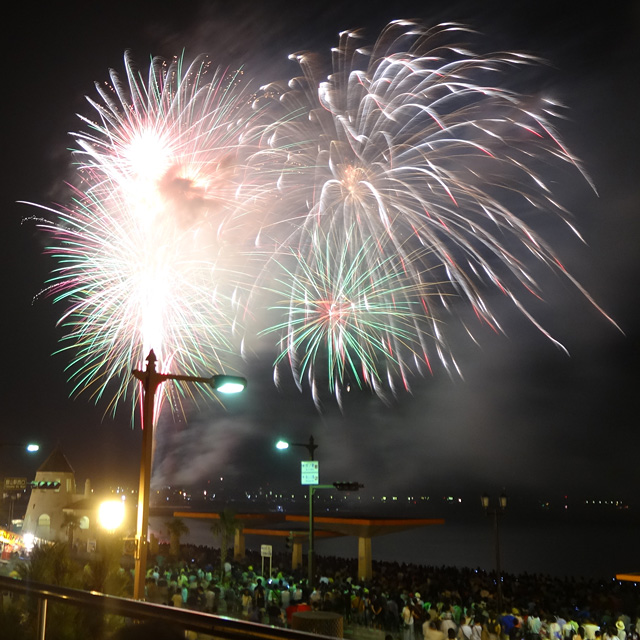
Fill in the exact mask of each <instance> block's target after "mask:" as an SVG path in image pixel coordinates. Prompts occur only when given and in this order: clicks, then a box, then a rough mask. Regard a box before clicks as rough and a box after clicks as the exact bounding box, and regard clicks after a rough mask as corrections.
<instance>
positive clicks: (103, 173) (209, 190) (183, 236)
mask: <svg viewBox="0 0 640 640" xmlns="http://www.w3.org/2000/svg"><path fill="white" fill-rule="evenodd" d="M125 69H126V82H124V81H123V80H122V79H121V77H120V76H119V75H118V74H117V73H115V72H113V71H112V72H111V82H110V83H107V84H105V85H96V86H97V89H98V92H99V94H100V96H101V98H102V102H98V101H95V100H92V99H89V102H90V103H91V104H92V106H93V107H94V108H95V110H96V112H97V116H98V120H97V121H93V120H91V119H88V118H84V117H82V120H83V122H84V123H85V124H86V125H87V126H88V130H87V131H83V132H81V133H78V134H74V135H75V136H76V139H77V142H78V145H79V149H78V150H77V152H76V153H75V158H76V160H77V162H78V165H77V175H78V185H77V186H76V188H75V191H74V198H73V201H72V202H71V204H70V205H69V206H67V207H64V208H62V209H61V210H59V211H55V210H53V209H51V210H50V211H51V212H53V213H54V214H55V215H56V216H57V220H55V221H53V222H46V221H45V222H41V223H40V226H41V228H42V229H44V231H45V232H46V234H47V235H48V236H49V245H50V248H49V249H48V251H49V253H50V254H51V255H52V256H53V258H54V259H55V261H56V263H57V267H56V269H55V271H54V274H53V277H52V280H51V282H50V286H49V290H48V291H49V292H50V293H51V294H52V295H53V296H54V297H55V300H56V301H57V302H62V303H64V304H66V305H67V309H66V311H65V312H64V314H63V316H62V318H61V320H60V323H61V324H62V325H63V327H64V328H65V331H66V335H65V336H64V337H63V343H64V344H65V345H66V346H64V347H63V350H65V349H68V350H70V351H71V352H72V354H73V355H72V362H71V364H70V365H69V369H70V371H71V374H70V375H71V379H72V380H73V382H74V391H76V392H82V391H87V390H88V391H89V392H90V393H92V395H93V396H95V397H96V399H97V398H100V397H101V396H102V395H104V394H105V392H107V390H108V391H109V393H110V394H113V395H112V397H111V399H110V405H109V406H110V408H111V410H112V411H115V410H116V407H117V405H118V403H119V401H121V400H122V399H123V398H124V397H126V396H127V395H128V394H129V393H130V392H131V390H132V388H133V387H134V385H133V383H132V378H131V369H132V367H134V366H138V368H144V366H143V361H144V358H145V357H146V355H147V354H148V352H149V350H150V349H151V348H153V349H154V351H155V353H156V355H157V356H158V359H159V365H160V367H161V370H163V371H166V370H168V369H169V368H170V367H171V366H172V365H175V367H176V368H177V369H178V370H179V371H180V372H182V373H185V374H193V375H199V374H201V372H202V370H203V369H204V370H210V368H211V367H212V366H215V367H216V368H217V369H218V370H221V369H223V368H224V367H223V360H224V358H225V357H226V355H227V354H228V353H229V352H230V351H231V342H230V336H231V329H232V326H233V323H234V318H235V311H234V309H233V300H234V293H233V287H234V283H235V284H237V283H240V282H241V280H242V278H241V276H240V275H239V272H238V270H237V262H236V260H235V255H234V253H233V251H229V250H228V242H227V235H226V234H227V229H228V228H229V225H230V220H231V219H232V217H233V216H232V215H231V214H232V212H233V209H234V207H235V206H236V199H235V194H236V192H237V190H238V187H239V184H240V183H241V181H242V179H243V175H242V159H241V151H240V150H241V147H240V145H239V143H238V140H239V137H240V133H241V129H242V126H243V125H242V123H243V122H245V121H250V120H251V118H252V117H253V116H252V113H253V112H252V111H251V100H250V99H249V97H248V94H247V91H246V89H244V88H242V87H240V86H239V77H238V75H236V76H234V75H229V74H226V73H224V72H222V71H220V70H212V69H211V68H210V63H209V62H208V61H207V59H206V58H202V57H201V58H198V59H196V60H195V61H194V62H193V63H192V64H191V65H190V66H188V67H186V68H183V65H182V61H181V60H180V59H176V60H174V61H172V62H166V61H164V60H162V59H158V58H156V59H153V61H152V62H151V66H150V69H149V76H148V79H147V80H146V81H145V80H144V79H143V78H142V76H141V75H140V74H138V73H137V72H136V71H135V68H134V65H133V62H132V61H131V59H130V58H129V56H128V55H127V56H126V57H125ZM166 387H167V389H168V385H167V386H166ZM177 388H178V394H174V396H173V400H174V402H177V403H180V402H181V398H182V397H183V396H184V395H185V394H187V395H191V391H190V387H188V386H185V387H183V388H181V387H180V386H179V385H178V387H177ZM135 404H136V403H135V402H134V406H135Z"/></svg>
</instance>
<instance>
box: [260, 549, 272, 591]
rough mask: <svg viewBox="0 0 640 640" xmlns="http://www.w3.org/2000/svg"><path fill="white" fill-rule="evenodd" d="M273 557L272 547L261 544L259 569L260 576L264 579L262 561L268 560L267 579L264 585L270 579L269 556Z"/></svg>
mask: <svg viewBox="0 0 640 640" xmlns="http://www.w3.org/2000/svg"><path fill="white" fill-rule="evenodd" d="M272 555H273V547H272V546H271V545H270V544H263V545H260V556H261V557H262V569H261V575H262V577H263V578H264V577H265V575H264V559H265V558H269V577H268V578H267V579H266V580H265V583H267V582H269V579H270V578H271V569H272V567H271V562H272V560H271V556H272Z"/></svg>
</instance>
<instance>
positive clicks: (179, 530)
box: [165, 518, 189, 559]
mask: <svg viewBox="0 0 640 640" xmlns="http://www.w3.org/2000/svg"><path fill="white" fill-rule="evenodd" d="M165 525H166V527H167V530H168V531H169V555H170V556H171V557H173V558H176V559H179V558H180V538H181V537H182V536H183V535H188V533H189V527H187V525H186V524H185V523H184V521H183V520H182V519H181V518H174V519H173V520H169V522H165Z"/></svg>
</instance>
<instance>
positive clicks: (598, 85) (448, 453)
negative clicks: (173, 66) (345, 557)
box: [0, 0, 640, 508]
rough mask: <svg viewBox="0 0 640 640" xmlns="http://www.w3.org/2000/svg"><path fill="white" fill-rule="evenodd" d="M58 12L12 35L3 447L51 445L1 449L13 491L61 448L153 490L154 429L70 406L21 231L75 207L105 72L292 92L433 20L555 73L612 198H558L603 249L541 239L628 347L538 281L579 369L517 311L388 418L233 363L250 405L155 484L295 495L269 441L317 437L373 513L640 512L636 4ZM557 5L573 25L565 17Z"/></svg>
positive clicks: (366, 401) (38, 14) (550, 324)
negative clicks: (491, 500)
mask: <svg viewBox="0 0 640 640" xmlns="http://www.w3.org/2000/svg"><path fill="white" fill-rule="evenodd" d="M55 4H58V3H52V4H47V6H46V8H44V9H42V8H40V7H38V5H37V4H28V3H18V5H17V6H16V7H15V8H14V11H15V13H14V14H13V15H12V17H11V19H10V21H9V22H6V23H5V30H6V31H8V32H9V33H8V43H6V45H5V49H4V50H5V57H4V60H5V66H4V69H3V76H4V78H3V80H4V82H3V89H4V91H3V93H4V108H3V113H4V117H3V122H4V133H3V141H4V145H3V167H4V174H5V180H4V182H3V184H4V187H3V189H2V192H3V193H2V195H3V213H4V232H3V234H2V243H3V252H2V256H3V274H4V278H3V288H4V293H5V295H4V305H3V319H2V327H3V332H2V335H3V343H4V353H5V357H4V358H3V360H4V362H3V374H2V420H1V421H0V442H14V441H22V440H25V441H26V440H36V441H39V442H40V443H41V444H42V446H43V452H42V454H41V455H40V456H39V457H37V458H29V459H27V458H26V455H23V454H18V453H17V450H12V451H11V450H9V449H4V450H3V451H2V452H1V453H0V456H1V457H0V465H1V466H2V467H3V468H4V469H6V475H11V474H20V475H30V474H32V473H33V472H35V469H36V468H37V466H38V465H39V464H40V463H41V462H42V461H43V460H44V456H46V455H47V454H48V452H49V451H50V450H51V449H52V448H53V447H54V446H55V445H56V444H57V443H59V444H60V445H61V446H62V449H63V451H64V452H65V454H66V455H67V457H68V459H69V460H70V462H71V464H72V466H73V467H74V468H75V470H76V474H77V478H78V480H79V481H80V482H82V481H83V480H84V478H86V477H90V478H91V479H92V482H93V484H94V485H98V486H100V485H103V486H104V485H105V484H106V483H108V482H114V481H120V482H122V483H125V484H130V485H134V484H135V483H136V481H137V473H138V464H139V446H140V431H139V427H138V426H136V428H135V429H132V428H131V423H130V411H129V409H128V408H124V410H122V411H121V412H120V413H119V414H118V415H117V416H116V418H115V419H114V418H112V417H110V416H104V413H105V410H106V404H98V405H97V406H96V405H94V404H92V402H91V400H90V399H89V398H88V397H84V396H81V397H79V398H77V399H70V398H69V393H70V385H69V384H68V383H67V382H66V374H65V367H66V365H67V364H68V359H67V357H66V356H65V355H56V356H53V355H52V354H53V352H54V351H55V350H56V348H57V341H58V339H59V337H60V335H61V333H60V330H59V329H58V328H56V320H57V318H58V317H59V315H60V314H61V312H62V308H57V307H56V306H54V305H53V304H52V302H51V300H50V299H47V298H38V297H37V294H38V292H39V291H40V290H41V289H42V288H43V287H44V283H45V281H46V279H47V277H48V273H49V270H50V268H51V264H50V263H49V262H48V260H47V258H46V257H45V256H43V253H42V247H43V238H42V237H41V236H40V235H39V233H38V231H37V229H35V227H34V225H33V224H32V223H28V222H23V221H24V219H25V218H27V217H29V216H30V215H32V214H34V213H35V211H33V210H31V209H30V208H29V207H27V206H25V205H22V204H17V201H19V200H27V201H31V202H37V203H42V204H45V205H48V204H51V203H54V202H60V201H64V199H65V187H64V182H65V179H67V178H68V177H69V175H70V174H69V170H68V166H69V163H70V154H69V152H68V151H67V149H68V147H70V146H72V142H73V141H72V138H71V137H70V136H69V135H68V134H67V132H68V131H72V130H77V129H78V128H79V127H80V126H81V125H80V124H79V121H78V119H77V117H76V115H75V114H76V113H84V114H87V113H90V107H89V106H88V105H87V103H86V101H85V98H84V96H85V95H87V94H91V95H93V92H94V89H93V82H94V81H96V80H105V79H107V70H108V68H110V67H114V68H116V69H122V58H123V52H124V51H125V49H131V51H132V52H133V54H134V56H135V58H136V59H137V60H138V61H139V63H140V64H141V65H144V64H145V63H146V61H147V60H148V59H149V56H150V55H152V54H153V55H163V56H167V57H170V56H172V55H174V54H180V53H181V52H182V50H183V49H186V51H187V52H188V53H189V54H192V55H195V54H198V53H209V54H210V55H211V56H212V58H213V59H214V60H215V59H217V58H219V59H220V61H221V62H223V63H233V64H235V63H240V62H243V63H246V65H247V66H246V68H247V72H248V73H249V74H251V73H255V75H256V76H258V77H260V78H267V79H286V78H287V77H290V76H291V75H293V74H295V73H296V72H297V70H296V69H295V65H294V63H291V62H289V61H288V60H287V55H288V54H289V53H291V52H294V51H300V50H303V49H310V50H315V51H320V52H322V53H323V54H325V55H327V56H328V55H329V49H330V47H331V46H334V45H335V44H336V43H337V34H338V32H339V31H342V30H344V29H347V28H354V27H365V28H367V30H368V33H369V34H370V36H371V39H372V40H373V39H374V38H375V35H376V34H377V32H378V31H379V30H380V28H381V27H383V26H384V25H385V24H386V23H387V22H388V21H389V20H391V19H395V18H421V19H423V20H425V21H427V22H431V23H436V22H440V21H448V20H459V21H462V22H465V23H467V24H470V25H471V26H473V27H475V28H477V29H478V30H479V31H481V32H483V33H484V34H485V35H486V39H485V44H486V46H487V48H489V49H491V50H496V51H497V50H506V49H518V50H523V51H528V52H531V53H534V54H537V55H540V56H541V57H543V58H545V59H546V60H548V61H549V62H550V65H549V66H547V67H544V69H541V70H539V71H538V72H537V73H536V75H535V78H534V79H535V82H536V85H535V86H527V87H526V90H527V91H529V92H531V93H538V92H539V93H541V94H545V95H552V96H554V97H556V98H557V99H559V100H560V101H561V102H563V103H565V104H566V105H568V107H569V109H568V111H567V114H568V118H567V120H566V121H564V122H563V123H561V124H560V126H559V128H560V131H561V134H562V135H563V138H564V141H565V142H566V143H567V145H568V146H569V148H570V149H571V150H572V151H573V152H574V153H575V154H576V155H578V156H579V157H580V158H581V159H582V161H583V162H584V166H585V168H586V170H587V171H588V173H589V174H590V176H591V177H592V179H593V181H594V183H595V186H596V188H597V191H598V194H597V195H596V194H594V192H593V191H592V190H590V189H589V187H588V185H587V184H586V183H584V182H580V181H578V180H568V181H566V183H565V181H564V178H563V179H562V180H561V181H559V184H558V186H557V187H556V193H558V194H559V196H560V198H561V199H562V202H563V203H564V204H566V205H567V207H568V208H569V209H570V211H571V212H572V213H573V215H574V216H575V217H574V222H575V224H576V226H577V227H578V228H579V230H580V231H581V233H582V235H583V237H584V239H585V241H586V245H584V244H581V243H580V242H579V241H578V240H577V239H576V238H575V237H573V236H570V235H569V234H567V233H566V231H565V230H563V227H562V225H560V224H558V225H557V226H554V225H553V224H552V223H551V222H549V223H545V224H548V228H546V229H543V231H544V233H545V234H546V237H547V238H548V239H549V240H550V242H551V244H552V245H553V247H554V248H555V249H556V251H557V253H558V254H560V256H561V257H562V258H563V260H564V261H565V264H566V265H567V268H568V270H569V271H570V272H571V273H573V275H575V276H576V277H577V278H578V280H579V281H580V282H581V283H582V284H583V285H585V287H586V288H587V290H588V291H589V292H590V293H591V295H592V296H593V297H594V298H595V300H596V301H597V302H598V303H599V304H600V305H601V306H602V307H603V308H604V309H605V310H606V311H607V313H609V314H610V315H611V316H612V317H613V318H614V319H615V321H616V322H617V323H618V325H619V326H620V328H621V330H622V331H618V330H617V329H616V328H615V327H614V326H612V325H611V324H609V323H608V322H607V321H606V320H605V319H604V318H603V317H602V316H600V315H599V314H598V313H597V311H596V310H595V309H594V308H593V307H592V306H591V305H590V304H589V303H588V302H587V301H586V300H585V299H584V298H583V297H582V296H580V294H579V293H578V292H577V291H575V290H573V289H572V288H571V287H570V286H569V285H568V283H566V282H562V281H561V280H560V279H558V278H557V277H556V276H554V275H553V274H551V273H549V272H544V271H543V272H542V273H540V278H541V280H542V281H543V283H544V288H545V301H544V302H541V303H540V304H539V305H538V307H537V308H536V314H537V317H538V318H539V319H540V320H541V321H542V323H543V324H544V325H545V327H546V328H547V329H548V330H549V331H550V332H551V333H552V334H553V335H554V337H555V338H557V339H558V340H559V341H560V342H562V343H563V344H564V345H565V346H566V347H567V349H568V351H569V353H570V356H567V355H566V354H565V353H564V352H562V351H561V350H559V349H558V348H557V347H556V346H554V345H553V344H552V343H551V342H550V341H548V340H546V339H545V337H544V336H542V335H541V334H540V333H539V332H537V331H536V329H535V328H534V327H532V326H531V325H530V324H529V323H528V322H527V321H526V320H525V319H524V318H522V317H521V316H519V315H518V314H517V312H516V311H515V310H514V309H513V308H510V307H509V306H508V305H506V304H504V305H503V308H502V309H501V316H500V317H501V320H502V322H503V325H504V327H505V330H506V334H507V335H506V336H501V335H494V334H493V333H491V332H490V331H489V330H486V331H483V330H482V329H479V330H478V332H477V336H478V341H479V346H478V345H475V344H473V343H472V342H471V341H470V340H469V339H468V338H466V337H465V336H464V335H462V332H461V331H460V329H459V328H458V326H457V325H456V324H455V323H453V322H452V323H451V327H448V328H447V331H448V332H449V341H450V342H451V344H452V345H453V347H454V352H455V353H456V356H457V359H458V361H459V363H460V365H461V368H462V371H463V374H464V380H460V379H451V378H449V377H448V376H447V374H446V373H445V372H444V371H443V370H442V369H436V370H435V373H434V375H433V376H432V377H429V378H426V379H416V380H414V381H412V393H411V394H400V395H399V397H398V399H397V401H396V402H394V403H393V404H392V405H391V406H390V407H386V406H384V405H383V404H382V403H381V402H380V401H379V400H378V399H377V398H376V397H374V396H372V395H371V394H369V393H367V392H359V391H356V390H353V391H352V392H351V393H350V394H349V395H348V396H347V398H346V402H345V407H344V413H341V412H340V411H339V410H338V408H337V406H336V405H335V403H331V402H327V403H326V405H325V411H324V413H322V414H319V413H318V412H317V411H316V410H315V408H314V405H313V402H312V400H311V398H310V397H309V395H308V394H304V395H300V394H299V392H298V391H297V390H296V388H295V386H294V385H293V384H292V383H290V381H289V380H285V384H284V388H283V390H282V391H278V390H277V389H276V388H275V386H274V384H273V381H272V372H271V363H272V361H273V358H274V355H275V352H271V353H260V354H257V355H256V356H255V357H252V358H251V359H250V360H248V361H247V362H245V363H239V364H238V365H237V366H238V368H239V369H240V370H241V371H242V372H243V373H244V375H245V376H246V377H247V378H248V381H249V388H248V390H247V392H246V393H245V395H244V396H243V397H242V398H236V399H234V400H233V401H231V402H230V403H229V404H228V412H226V413H225V412H223V411H221V410H220V409H219V408H218V407H215V406H211V407H210V408H203V409H201V410H200V411H199V412H197V413H193V414H192V415H190V416H189V420H188V423H187V424H173V423H172V422H171V419H170V418H163V419H162V421H161V424H160V428H159V429H160V433H159V440H158V447H159V449H158V450H159V452H160V453H161V456H159V458H161V459H159V460H158V461H157V464H156V467H155V473H154V483H158V484H159V483H176V482H177V483H193V482H199V481H201V480H203V479H207V478H209V477H211V478H213V477H220V476H223V477H224V478H225V482H229V483H235V484H236V486H239V487H244V486H246V487H255V486H257V485H258V484H264V483H266V482H269V483H272V484H273V485H275V486H285V485H286V484H287V483H297V482H298V462H299V460H300V458H301V455H300V454H302V453H304V452H303V451H302V450H300V451H299V452H295V451H294V452H292V453H289V454H285V455H284V456H283V454H282V453H277V452H276V451H275V450H274V448H273V443H274V442H275V440H276V439H277V438H278V437H281V436H285V437H288V438H290V439H292V440H295V441H299V442H303V441H306V440H307V439H308V437H309V435H310V434H313V435H314V436H315V438H316V440H317V442H318V443H319V445H320V448H319V449H318V452H317V456H318V459H319V460H320V461H321V481H323V482H332V481H334V480H358V481H360V482H363V483H364V484H365V485H366V491H368V492H369V491H370V492H373V493H378V494H379V493H381V492H385V491H389V492H391V491H398V492H411V491H416V492H420V493H426V494H429V493H434V492H439V491H442V492H447V493H451V492H459V493H465V494H469V495H471V494H479V493H481V492H482V491H484V490H488V491H499V490H501V489H502V487H504V488H505V489H506V490H507V492H508V493H509V494H510V495H512V496H518V495H535V496H541V497H550V498H553V499H557V498H560V497H561V496H562V495H565V494H568V495H570V496H578V497H582V496H595V497H600V498H603V499H604V498H607V499H609V498H619V499H623V500H626V501H627V502H629V503H632V504H634V505H635V506H636V507H637V508H640V499H639V492H638V487H640V464H639V463H638V451H639V449H640V429H639V428H638V415H639V414H640V411H639V409H640V407H639V403H640V401H639V399H640V392H639V389H640V375H639V373H638V371H639V370H640V357H639V356H640V353H639V349H638V347H639V335H638V329H639V327H640V322H639V321H640V305H638V302H637V301H638V291H639V290H640V278H639V276H640V252H639V251H638V247H639V246H640V197H639V195H640V189H639V183H640V180H639V178H640V163H638V155H637V150H638V148H640V146H639V143H640V124H639V122H640V121H639V118H638V108H637V105H638V104H639V103H640V83H639V82H638V63H637V61H638V60H639V59H640V57H639V56H638V53H639V51H638V48H639V45H640V11H639V10H638V9H637V8H636V10H633V9H632V8H631V5H632V4H635V3H624V2H623V3H609V5H606V6H604V7H603V6H601V5H596V7H597V8H595V7H594V6H593V5H589V4H588V3H581V5H577V4H575V5H571V4H570V3H569V4H566V3H557V2H545V1H543V2H534V1H531V0H525V1H521V2H486V3H479V2H473V3H472V2H464V3H457V4H456V3H443V2H436V3H430V2H413V3H411V2H389V3H379V2H375V1H371V2H367V3H361V4H360V6H361V7H362V8H359V7H358V4H355V5H354V4H353V3H346V2H344V3H343V2H340V3H337V2H328V3H327V2H321V3H314V2H307V3H297V4H289V3H285V2H281V3H267V2H264V3H262V2H256V3H255V6H254V3H249V2H233V3H228V2H219V3H215V2H209V3H207V2H190V3H184V2H181V3H178V2H175V3H171V2H154V3H151V2H135V3H121V2H115V3H98V4H95V3H94V4H86V3H64V4H61V5H60V6H59V7H55V6H54V5H55ZM129 4H132V5H134V6H135V8H133V9H132V8H131V7H130V6H129ZM557 4H562V5H563V6H564V7H565V10H564V11H563V12H562V13H559V12H558V10H557V9H556V8H554V7H555V5H557ZM347 5H349V7H350V8H346V7H347ZM187 6H188V7H190V8H189V9H186V8H185V7H187ZM569 6H576V7H577V6H580V9H579V10H578V11H570V10H569V9H568V7H569ZM230 7H233V8H230ZM636 7H637V5H636ZM5 42H6V39H5ZM516 82H517V80H516ZM518 88H519V89H520V90H525V87H522V86H519V87H518ZM492 304H494V305H496V306H498V308H499V306H500V305H502V304H503V303H502V302H501V301H500V300H492ZM459 313H460V314H463V315H464V314H468V315H470V314H471V312H470V311H469V310H464V309H461V310H459ZM212 405H213V403H212ZM1 475H4V474H1Z"/></svg>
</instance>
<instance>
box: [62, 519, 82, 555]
mask: <svg viewBox="0 0 640 640" xmlns="http://www.w3.org/2000/svg"><path fill="white" fill-rule="evenodd" d="M60 528H61V529H65V530H66V534H67V542H68V543H69V549H70V550H71V551H72V552H73V538H74V534H75V531H76V529H79V528H80V518H79V517H78V516H77V515H76V514H75V513H69V512H68V511H65V512H64V520H63V521H62V524H61V525H60Z"/></svg>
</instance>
